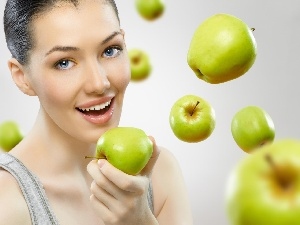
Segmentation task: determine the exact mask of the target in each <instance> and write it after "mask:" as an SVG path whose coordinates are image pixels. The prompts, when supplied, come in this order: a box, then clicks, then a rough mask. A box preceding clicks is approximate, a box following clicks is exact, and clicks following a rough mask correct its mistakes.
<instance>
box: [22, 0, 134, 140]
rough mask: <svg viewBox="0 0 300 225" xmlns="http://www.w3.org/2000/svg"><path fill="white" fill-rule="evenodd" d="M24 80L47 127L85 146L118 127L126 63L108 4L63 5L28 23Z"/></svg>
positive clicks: (121, 39)
mask: <svg viewBox="0 0 300 225" xmlns="http://www.w3.org/2000/svg"><path fill="white" fill-rule="evenodd" d="M33 28H34V29H33V38H34V44H35V45H34V48H33V50H32V51H31V53H30V63H29V65H28V67H27V68H28V69H26V71H27V73H28V79H29V82H30V84H31V86H32V89H33V90H34V91H35V93H36V95H37V96H38V98H39V100H40V103H41V109H42V110H43V111H44V112H45V113H44V114H45V115H46V117H45V118H46V120H47V121H48V123H47V125H48V126H49V125H50V126H52V127H51V128H52V129H54V130H55V131H56V132H57V131H58V132H62V133H63V134H67V135H68V136H71V137H73V138H76V139H78V140H81V141H84V142H93V143H95V142H96V141H97V140H98V138H99V137H100V135H101V134H102V133H103V132H104V131H105V130H107V129H108V128H112V127H115V126H117V125H118V123H119V120H120V116H121V109H122V103H123V97H124V93H125V89H126V87H127V85H128V83H129V80H130V66H129V65H130V64H129V61H128V56H127V52H126V48H125V43H124V35H123V31H122V30H121V29H120V26H119V22H118V19H117V17H116V15H115V12H114V11H113V9H112V7H111V6H110V5H109V4H105V3H103V1H100V0H99V1H95V0H87V1H82V2H81V3H80V5H79V6H78V7H77V8H76V7H74V6H73V5H72V4H68V3H64V4H62V5H60V6H59V7H55V8H54V9H52V10H51V11H49V12H47V13H46V14H45V15H43V16H41V17H38V18H37V19H35V20H34V21H33Z"/></svg>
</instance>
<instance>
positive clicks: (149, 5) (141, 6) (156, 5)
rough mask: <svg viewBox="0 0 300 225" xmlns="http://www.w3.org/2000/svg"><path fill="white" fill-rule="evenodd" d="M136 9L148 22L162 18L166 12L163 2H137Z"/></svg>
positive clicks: (138, 0)
mask: <svg viewBox="0 0 300 225" xmlns="http://www.w3.org/2000/svg"><path fill="white" fill-rule="evenodd" d="M135 7H136V10H137V12H138V13H139V15H140V16H141V17H142V18H144V19H145V20H148V21H153V20H156V19H158V18H160V17H161V16H162V15H163V13H164V11H165V4H164V2H163V0H135Z"/></svg>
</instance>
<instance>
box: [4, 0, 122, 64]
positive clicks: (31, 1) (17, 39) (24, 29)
mask: <svg viewBox="0 0 300 225" xmlns="http://www.w3.org/2000/svg"><path fill="white" fill-rule="evenodd" d="M80 1H81V0H7V2H6V5H5V9H4V17H3V23H4V32H5V38H6V44H7V47H8V49H9V51H10V53H11V54H12V57H13V58H16V59H17V60H18V61H19V63H21V64H23V65H25V64H27V63H28V60H29V51H30V50H31V49H32V48H33V46H34V43H33V37H32V27H31V22H32V21H33V19H34V18H36V17H38V16H39V15H41V14H42V13H43V12H45V11H47V10H49V9H51V8H53V7H55V6H56V5H57V4H58V3H64V2H65V3H71V4H73V5H74V6H75V7H76V6H78V4H79V3H80ZM103 2H104V3H108V4H110V5H111V6H112V8H113V10H114V11H115V13H116V16H117V19H118V20H119V13H118V9H117V6H116V3H115V1H114V0H103Z"/></svg>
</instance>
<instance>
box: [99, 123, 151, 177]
mask: <svg viewBox="0 0 300 225" xmlns="http://www.w3.org/2000/svg"><path fill="white" fill-rule="evenodd" d="M152 152H153V143H152V141H151V139H150V138H149V137H148V136H147V135H146V133H145V132H144V131H143V130H141V129H139V128H135V127H115V128H112V129H109V130H107V131H106V132H105V133H104V134H103V135H102V136H101V137H100V138H99V139H98V142H97V147H96V157H97V158H106V159H107V161H108V162H109V163H111V164H112V165H113V166H114V167H116V168H118V169H119V170H121V171H123V172H124V173H127V174H130V175H137V174H139V173H140V172H141V170H142V169H143V168H144V167H145V166H146V164H147V163H148V161H149V159H150V157H151V156H152Z"/></svg>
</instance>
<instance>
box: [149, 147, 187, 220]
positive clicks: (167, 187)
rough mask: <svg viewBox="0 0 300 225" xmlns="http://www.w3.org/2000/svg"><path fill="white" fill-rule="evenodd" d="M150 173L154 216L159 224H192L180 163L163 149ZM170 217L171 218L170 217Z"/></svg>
mask: <svg viewBox="0 0 300 225" xmlns="http://www.w3.org/2000/svg"><path fill="white" fill-rule="evenodd" d="M159 148H160V155H159V158H158V159H157V162H156V164H155V166H154V169H153V173H152V184H153V195H154V214H155V216H156V217H157V218H158V221H159V224H162V225H164V224H173V225H177V224H180V225H181V224H185V225H189V224H192V214H191V208H190V201H189V197H188V192H187V188H186V184H185V179H184V177H183V173H182V170H181V167H180V162H179V161H178V159H177V158H176V157H175V155H174V154H173V153H172V152H171V151H169V150H168V149H166V148H164V147H159ZM170 215H174V216H172V218H171V217H170Z"/></svg>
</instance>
